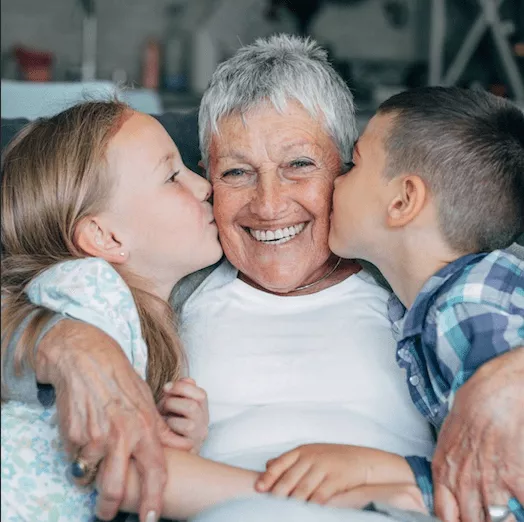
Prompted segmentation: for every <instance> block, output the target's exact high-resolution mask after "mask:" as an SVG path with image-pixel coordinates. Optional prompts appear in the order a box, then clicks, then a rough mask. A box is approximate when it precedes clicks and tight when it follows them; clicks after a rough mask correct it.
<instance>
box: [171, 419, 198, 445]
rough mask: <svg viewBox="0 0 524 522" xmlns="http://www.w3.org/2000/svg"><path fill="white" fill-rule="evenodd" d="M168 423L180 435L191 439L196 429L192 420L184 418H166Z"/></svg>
mask: <svg viewBox="0 0 524 522" xmlns="http://www.w3.org/2000/svg"><path fill="white" fill-rule="evenodd" d="M166 423H167V425H168V426H169V427H170V428H171V429H172V430H173V431H174V432H175V433H178V435H182V436H183V437H189V438H191V437H192V435H193V433H194V431H195V427H196V426H195V423H194V422H193V421H192V420H190V419H184V418H183V417H174V416H171V417H166ZM192 444H193V443H192Z"/></svg>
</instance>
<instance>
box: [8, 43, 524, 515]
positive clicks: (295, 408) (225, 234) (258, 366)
mask: <svg viewBox="0 0 524 522" xmlns="http://www.w3.org/2000/svg"><path fill="white" fill-rule="evenodd" d="M199 125H200V141H201V150H202V155H203V164H204V166H205V168H206V170H207V173H208V176H209V178H210V180H211V182H212V184H213V188H214V212H215V218H216V223H217V226H218V229H219V234H220V240H221V243H222V246H223V249H224V253H225V255H226V258H227V259H225V260H223V262H222V263H221V264H219V265H218V266H217V267H216V268H215V269H214V270H213V271H212V272H211V273H208V272H205V273H201V274H198V275H195V276H193V277H191V278H190V279H188V280H186V281H185V282H183V284H181V285H180V286H179V287H178V288H177V289H175V292H174V293H173V303H174V305H175V307H176V308H177V309H179V310H180V328H181V331H180V334H181V337H182V339H183V341H184V344H185V346H186V349H187V351H188V360H189V374H190V375H191V376H192V377H193V378H194V379H195V380H196V381H197V382H198V384H199V385H200V386H202V387H203V388H204V389H206V390H207V392H208V395H209V411H210V428H209V437H208V439H207V441H206V442H205V444H204V446H203V448H202V455H203V456H207V457H209V458H212V459H214V460H219V461H222V462H226V463H229V464H236V465H241V466H244V467H248V468H252V469H262V468H263V467H264V465H265V462H266V461H267V460H268V459H270V458H272V457H275V456H277V455H279V454H281V453H282V452H284V451H287V450H288V449H291V448H292V447H294V446H297V445H300V444H304V443H307V442H332V443H343V444H354V445H360V446H369V447H374V448H378V449H381V450H384V451H388V452H392V453H395V454H398V455H404V456H409V455H422V456H429V455H430V454H431V453H432V450H433V438H432V435H431V433H430V431H429V428H428V426H427V425H426V424H425V423H424V422H423V421H422V419H421V417H420V416H419V414H418V413H417V411H416V410H415V408H414V406H413V405H412V404H411V400H410V398H409V394H408V392H407V388H406V386H405V383H404V377H403V374H402V372H401V371H400V369H399V368H398V367H397V365H396V363H395V346H394V342H393V339H392V336H391V333H390V327H389V322H388V319H387V315H386V301H387V298H388V296H389V293H388V291H387V290H385V289H384V288H382V287H381V286H380V285H379V284H378V283H377V282H376V280H375V279H374V277H373V276H372V275H371V273H370V272H368V271H367V270H364V269H362V268H361V266H360V265H359V264H357V263H356V262H348V261H341V260H340V259H337V258H336V257H335V256H333V255H332V254H331V253H330V251H329V249H328V245H327V237H328V229H329V216H330V209H331V194H332V189H333V181H334V179H335V178H336V177H337V176H338V175H339V174H341V173H343V172H345V170H346V168H347V166H348V165H349V163H350V161H351V148H352V144H353V142H354V140H355V138H356V132H355V126H354V109H353V103H352V97H351V94H350V92H349V90H348V88H347V86H346V85H345V84H344V83H343V82H342V80H341V79H340V78H339V77H338V76H337V75H336V74H335V72H334V71H333V70H332V68H331V67H330V66H329V64H328V63H327V61H326V57H325V53H324V52H323V51H322V50H321V49H319V48H318V47H317V46H316V45H315V44H314V43H312V42H307V41H301V40H299V39H293V38H288V37H284V36H282V37H274V38H271V39H269V40H265V41H259V42H257V43H256V44H254V45H252V46H248V47H245V48H243V49H241V50H240V51H239V52H238V53H237V54H236V55H235V56H234V57H233V58H231V59H230V60H228V61H226V62H224V63H223V64H222V65H220V66H219V68H218V69H217V71H216V73H215V75H214V77H213V80H212V82H211V85H210V87H209V89H208V91H207V92H206V94H205V96H204V99H203V100H202V104H201V108H200V117H199ZM64 353H67V358H61V359H59V357H60V355H63V354H64ZM511 356H512V358H513V361H509V360H508V361H506V364H505V365H504V366H503V368H509V367H510V366H511V367H512V368H513V371H515V370H516V368H522V366H523V364H522V354H520V353H515V354H511ZM59 361H60V362H59ZM490 364H491V363H490ZM519 364H520V366H518V365H519ZM8 367H9V366H8ZM80 374H81V375H82V377H83V378H82V381H81V384H79V383H78V381H77V382H75V378H74V377H75V375H80ZM503 374H504V370H503V369H500V368H498V373H497V376H498V377H499V378H500V377H501V376H503ZM518 378H519V377H518V374H517V373H515V376H514V377H513V380H512V381H511V382H517V381H515V379H518ZM32 379H33V381H31V376H30V375H28V374H26V376H25V380H23V381H21V386H22V385H25V386H26V387H28V388H31V386H32V383H33V382H34V376H33V377H32ZM36 380H37V381H38V382H39V383H49V384H51V385H53V386H54V387H55V389H56V390H57V391H58V395H57V407H58V411H59V413H60V415H61V416H60V422H61V425H62V426H63V434H64V437H65V438H66V440H67V441H68V442H69V444H70V446H71V447H72V448H74V450H75V451H74V453H77V452H78V450H80V455H81V456H82V458H83V459H84V460H86V461H88V462H90V463H91V465H93V466H95V465H97V464H98V463H99V462H100V461H102V460H103V466H104V481H103V483H102V484H101V497H100V503H99V513H100V515H102V516H103V517H104V518H109V517H111V516H112V515H113V514H114V513H115V512H116V510H117V508H118V506H119V504H120V500H121V499H122V497H123V495H124V484H123V483H122V480H121V477H123V476H124V473H125V470H126V469H127V466H128V460H129V458H130V457H133V458H135V459H136V460H137V464H138V468H139V470H141V471H142V474H143V476H144V482H143V484H144V485H143V488H142V492H143V499H142V502H143V503H145V504H147V506H148V509H147V510H145V511H150V510H152V511H156V512H159V508H158V506H159V505H160V504H161V501H160V499H161V496H162V487H161V486H162V485H163V484H164V479H165V468H164V466H163V465H162V461H161V459H160V458H159V452H160V449H159V441H161V440H163V438H164V436H165V433H166V431H167V428H166V426H165V424H163V422H162V420H161V419H160V417H159V416H158V414H157V413H156V412H154V411H152V405H151V401H150V399H149V396H148V395H147V393H146V392H145V391H144V388H143V386H142V383H138V382H137V381H138V378H137V377H136V375H134V373H133V371H132V368H131V367H130V366H129V363H128V361H127V359H125V357H123V356H122V354H121V353H120V350H119V348H118V346H116V345H115V343H114V342H113V341H112V340H111V339H109V338H107V337H106V336H105V335H104V334H102V333H101V332H98V331H96V330H94V329H93V328H92V327H89V326H87V325H83V324H80V323H72V322H70V321H67V320H63V321H60V322H59V323H58V324H57V325H55V326H54V327H53V328H52V329H51V330H50V331H49V332H48V333H47V334H46V336H45V337H44V338H43V340H42V342H41V343H40V346H39V348H38V350H37V353H36ZM485 382H486V378H485V379H483V380H480V382H477V383H476V385H477V390H478V389H481V387H482V386H484V385H485V384H484V383H485ZM508 385H509V383H508ZM33 386H34V385H33ZM73 387H74V395H73V393H71V392H72V390H73ZM91 389H97V390H98V393H97V394H96V396H94V395H93V394H92V393H90V390H91ZM138 389H139V390H141V391H142V393H133V392H131V391H130V390H138ZM464 389H465V390H466V391H465V393H464V394H463V396H464V397H465V398H464V401H465V402H466V403H467V400H468V398H467V396H466V392H468V390H467V389H466V387H464ZM16 392H17V393H18V395H17V396H18V397H20V396H21V395H22V396H25V397H27V398H29V397H30V393H31V392H34V390H32V389H28V390H26V393H25V394H23V393H22V392H21V387H18V388H17V389H16V390H15V393H16ZM12 393H13V392H12ZM474 393H475V392H473V395H474ZM460 399H461V398H460V397H458V396H457V404H456V405H455V407H456V408H459V407H463V406H462V405H461V404H460ZM84 412H87V414H85V413H84ZM468 420H469V422H470V424H471V425H472V426H474V424H473V423H474V422H478V419H474V418H470V419H468ZM70 426H74V428H75V429H74V430H73V429H70ZM123 426H127V428H126V429H123V428H122V427H123ZM466 426H468V425H466ZM132 432H133V434H134V437H133V439H132V440H133V443H132V444H131V443H127V442H126V441H127V440H128V439H129V440H130V439H131V437H130V436H129V435H130V433H132ZM473 432H474V427H472V428H471V433H473ZM108 434H111V436H109V435H108ZM472 440H473V442H475V439H474V438H472ZM466 442H469V440H468V439H467V440H466ZM444 443H446V441H444ZM464 451H466V452H467V451H468V449H467V446H466V447H465V448H464V447H463V448H462V452H464ZM508 451H510V449H508ZM148 463H151V465H150V466H149V469H148ZM510 478H511V477H510ZM517 478H518V477H516V478H515V479H514V482H510V481H509V480H508V481H507V483H508V484H517V480H516V479H517ZM446 485H447V486H449V487H450V488H451V489H453V488H454V487H455V485H456V484H455V483H448V484H446ZM508 487H511V486H508ZM495 489H496V488H495ZM479 490H480V486H479ZM173 494H174V495H175V494H176V492H173ZM483 501H484V503H487V502H494V501H498V498H496V497H494V498H487V499H483ZM481 504H482V503H481V502H480V499H479V501H478V502H477V503H476V504H475V503H473V504H472V506H473V507H472V508H471V509H473V510H475V509H480V506H481ZM288 507H289V506H288ZM286 509H288V508H286ZM301 509H302V508H301ZM145 511H144V509H142V512H145ZM315 513H316V512H315ZM470 514H471V519H472V520H473V519H476V520H481V518H475V514H476V513H475V512H473V511H472V512H471V513H470ZM317 515H318V514H315V515H314V517H317ZM286 516H288V515H286ZM290 517H291V515H289V516H288V519H290ZM234 518H235V517H234V516H233V518H232V519H234ZM244 518H245V516H244V517H243V519H244ZM225 519H227V516H226V517H225ZM301 519H302V518H301ZM467 519H468V518H467V514H466V517H465V520H467Z"/></svg>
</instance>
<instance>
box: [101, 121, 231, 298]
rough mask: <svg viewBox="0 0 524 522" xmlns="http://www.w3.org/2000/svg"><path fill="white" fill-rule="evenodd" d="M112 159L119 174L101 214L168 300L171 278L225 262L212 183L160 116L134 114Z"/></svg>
mask: <svg viewBox="0 0 524 522" xmlns="http://www.w3.org/2000/svg"><path fill="white" fill-rule="evenodd" d="M107 161H108V170H109V172H110V174H111V175H115V176H116V178H117V179H116V182H115V185H114V187H113V195H112V197H111V198H110V203H109V208H108V210H107V211H106V212H105V213H104V216H105V219H106V220H107V222H108V223H109V224H110V228H111V229H112V230H114V236H115V240H116V241H118V242H119V243H120V244H121V251H122V252H124V256H123V259H124V260H125V264H126V266H127V267H128V268H129V269H130V270H131V271H132V272H133V273H134V274H136V275H138V276H140V277H143V278H145V279H146V280H147V281H150V282H151V283H152V284H153V285H154V286H155V290H157V291H159V292H160V293H161V294H164V297H167V295H169V292H170V290H171V288H172V286H173V283H174V282H176V281H177V280H179V279H180V278H182V277H184V276H185V275H187V274H190V273H191V272H194V271H196V270H199V269H201V268H204V267H206V266H208V265H210V264H213V263H215V262H216V261H218V260H219V259H220V257H221V256H222V248H221V246H220V243H219V242H218V235H217V227H216V225H215V222H214V218H213V210H212V207H211V205H210V203H209V202H208V198H209V196H210V195H211V185H210V184H209V182H208V181H206V180H205V179H204V178H202V177H200V176H198V175H197V174H195V173H194V172H192V171H191V170H189V169H188V168H187V167H186V166H185V165H184V163H183V162H182V159H181V157H180V154H179V152H178V149H177V147H176V145H175V144H174V142H173V140H172V139H171V138H170V136H169V135H168V134H167V132H166V131H165V129H164V128H163V127H162V125H161V124H160V123H159V122H158V121H157V120H155V119H154V118H152V117H151V116H148V115H145V114H141V113H137V112H133V113H132V114H131V116H130V117H129V118H127V119H126V120H125V122H124V124H123V125H122V127H121V128H120V129H119V131H118V132H117V133H116V134H115V136H114V137H113V138H112V139H111V141H110V143H109V146H108V151H107ZM151 290H153V288H152V289H151Z"/></svg>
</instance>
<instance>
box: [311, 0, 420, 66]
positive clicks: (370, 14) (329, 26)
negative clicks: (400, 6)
mask: <svg viewBox="0 0 524 522" xmlns="http://www.w3.org/2000/svg"><path fill="white" fill-rule="evenodd" d="M384 3H385V2H384V0H361V1H360V2H358V3H356V4H355V5H349V6H343V5H336V4H329V3H328V4H326V5H325V7H323V8H322V11H321V12H320V13H319V15H318V16H317V18H316V20H315V22H314V24H313V26H312V32H313V33H314V34H315V36H317V38H318V39H319V40H322V42H323V43H324V44H326V45H330V47H332V49H333V51H334V53H335V54H336V56H337V58H338V59H342V60H351V59H371V60H399V61H408V62H410V61H417V60H420V59H424V58H426V57H427V52H428V37H429V31H428V26H427V21H428V14H429V0H407V5H408V6H409V17H408V21H407V24H406V26H405V27H403V28H402V29H397V28H395V27H392V26H391V25H390V24H389V23H388V21H387V19H386V17H385V16H384V10H383V6H384Z"/></svg>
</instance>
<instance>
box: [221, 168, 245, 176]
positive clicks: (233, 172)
mask: <svg viewBox="0 0 524 522" xmlns="http://www.w3.org/2000/svg"><path fill="white" fill-rule="evenodd" d="M244 172H245V171H244V170H242V169H231V170H227V171H226V172H224V174H222V177H226V176H232V177H238V176H241V175H242V174H244Z"/></svg>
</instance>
